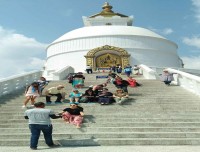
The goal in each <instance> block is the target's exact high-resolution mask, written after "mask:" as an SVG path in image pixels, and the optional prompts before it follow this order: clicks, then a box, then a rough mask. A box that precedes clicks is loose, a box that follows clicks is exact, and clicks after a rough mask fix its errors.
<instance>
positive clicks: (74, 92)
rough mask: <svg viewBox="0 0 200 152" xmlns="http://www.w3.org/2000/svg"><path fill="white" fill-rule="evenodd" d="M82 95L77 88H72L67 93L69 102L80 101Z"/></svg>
mask: <svg viewBox="0 0 200 152" xmlns="http://www.w3.org/2000/svg"><path fill="white" fill-rule="evenodd" d="M81 97H82V93H81V92H79V91H78V89H73V90H72V92H71V93H70V94H69V98H70V102H80V99H81Z"/></svg>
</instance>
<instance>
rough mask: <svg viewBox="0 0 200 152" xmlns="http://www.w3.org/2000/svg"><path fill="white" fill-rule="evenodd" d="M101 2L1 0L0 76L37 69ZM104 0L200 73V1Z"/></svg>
mask: <svg viewBox="0 0 200 152" xmlns="http://www.w3.org/2000/svg"><path fill="white" fill-rule="evenodd" d="M105 2H106V1H105V0H73V1H71V0H0V59H1V64H0V68H1V73H0V78H2V77H6V76H10V75H13V74H19V73H22V72H27V71H31V70H34V69H41V67H42V66H43V63H44V60H45V57H46V52H45V48H46V46H48V44H50V43H51V42H52V41H54V40H55V39H57V38H58V37H60V36H61V35H63V34H65V33H67V32H69V31H71V30H73V29H76V28H80V27H83V22H82V16H90V15H93V14H96V13H98V12H100V11H101V10H102V8H101V7H102V5H103V4H104V3H105ZM107 2H109V3H110V4H111V5H112V6H113V11H114V12H118V13H121V14H125V15H127V16H131V15H133V16H134V23H133V26H139V27H143V28H147V29H150V30H152V31H154V32H156V33H158V34H160V35H162V36H164V37H166V38H167V39H169V40H171V41H173V42H175V43H176V44H177V45H178V46H179V49H178V54H179V56H180V57H181V58H182V59H183V61H184V63H185V67H186V68H196V69H200V0H107ZM5 65H9V68H8V67H7V66H5ZM11 69H12V70H11Z"/></svg>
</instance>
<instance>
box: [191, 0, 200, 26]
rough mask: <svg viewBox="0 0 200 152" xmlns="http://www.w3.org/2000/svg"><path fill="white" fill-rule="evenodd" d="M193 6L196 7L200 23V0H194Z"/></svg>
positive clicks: (195, 10) (196, 15)
mask: <svg viewBox="0 0 200 152" xmlns="http://www.w3.org/2000/svg"><path fill="white" fill-rule="evenodd" d="M192 5H193V6H194V12H195V17H196V19H197V22H198V23H200V0H192Z"/></svg>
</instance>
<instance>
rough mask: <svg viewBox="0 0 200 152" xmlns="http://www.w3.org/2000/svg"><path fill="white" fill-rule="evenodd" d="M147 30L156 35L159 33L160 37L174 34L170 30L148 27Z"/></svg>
mask: <svg viewBox="0 0 200 152" xmlns="http://www.w3.org/2000/svg"><path fill="white" fill-rule="evenodd" d="M149 29H150V30H151V31H154V32H156V33H160V34H161V35H170V34H172V33H173V32H174V31H173V30H172V29H171V28H164V29H155V28H152V27H149Z"/></svg>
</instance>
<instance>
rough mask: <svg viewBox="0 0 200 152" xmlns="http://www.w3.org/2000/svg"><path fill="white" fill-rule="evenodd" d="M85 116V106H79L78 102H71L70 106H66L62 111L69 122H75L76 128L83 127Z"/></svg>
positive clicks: (63, 116) (65, 119)
mask: <svg viewBox="0 0 200 152" xmlns="http://www.w3.org/2000/svg"><path fill="white" fill-rule="evenodd" d="M83 116H84V113H83V108H82V107H80V106H78V103H77V102H70V107H69V108H65V109H64V110H63V112H62V118H63V120H64V121H66V122H67V123H71V124H74V125H75V126H76V128H81V124H82V121H83Z"/></svg>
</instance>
